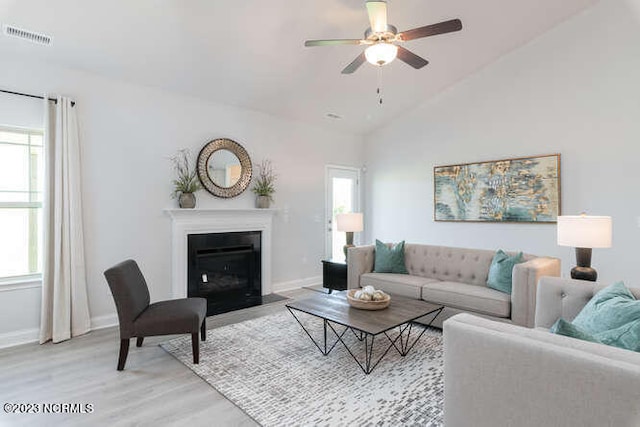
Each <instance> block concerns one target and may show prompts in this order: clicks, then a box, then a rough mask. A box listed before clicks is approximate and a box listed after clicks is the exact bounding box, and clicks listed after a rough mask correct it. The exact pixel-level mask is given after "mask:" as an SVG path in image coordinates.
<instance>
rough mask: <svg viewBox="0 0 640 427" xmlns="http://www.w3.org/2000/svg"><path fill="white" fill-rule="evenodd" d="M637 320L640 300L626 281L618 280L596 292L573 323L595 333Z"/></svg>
mask: <svg viewBox="0 0 640 427" xmlns="http://www.w3.org/2000/svg"><path fill="white" fill-rule="evenodd" d="M636 320H640V301H638V300H636V298H635V297H634V296H633V294H632V293H631V292H630V291H629V289H627V287H626V286H625V285H624V283H622V282H617V283H614V284H613V285H610V286H607V287H606V288H604V289H602V290H600V292H598V293H597V294H595V295H594V296H593V298H591V300H590V301H589V302H588V303H587V304H586V305H585V306H584V307H583V308H582V310H581V311H580V313H578V315H577V316H576V318H575V319H573V322H572V323H573V324H574V325H576V326H578V327H579V328H581V329H582V330H584V331H586V332H588V333H590V334H594V335H595V334H598V333H600V332H605V331H610V330H612V329H616V328H619V327H621V326H623V325H626V324H627V323H630V322H634V321H636Z"/></svg>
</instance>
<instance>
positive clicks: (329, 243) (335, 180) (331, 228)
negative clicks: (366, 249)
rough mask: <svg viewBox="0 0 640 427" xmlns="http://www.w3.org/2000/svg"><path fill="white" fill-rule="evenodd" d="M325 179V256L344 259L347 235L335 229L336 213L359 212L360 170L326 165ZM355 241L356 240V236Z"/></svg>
mask: <svg viewBox="0 0 640 427" xmlns="http://www.w3.org/2000/svg"><path fill="white" fill-rule="evenodd" d="M325 181H326V214H325V218H326V224H327V232H326V239H325V241H326V249H325V252H326V257H327V259H334V260H344V252H343V246H344V245H345V243H346V242H347V237H346V234H345V233H344V232H339V231H338V230H337V229H336V227H335V223H336V215H337V214H339V213H349V212H360V170H359V169H357V168H350V167H345V166H327V167H326V178H325ZM355 241H356V242H358V237H357V236H356V239H355ZM356 244H357V243H356Z"/></svg>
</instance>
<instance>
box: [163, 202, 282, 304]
mask: <svg viewBox="0 0 640 427" xmlns="http://www.w3.org/2000/svg"><path fill="white" fill-rule="evenodd" d="M165 213H166V214H167V215H169V216H170V217H171V267H172V268H171V271H172V272H171V282H172V283H171V291H172V292H171V293H172V297H173V298H186V297H187V294H188V240H189V235H190V234H209V233H234V232H246V231H250V232H259V233H260V281H261V290H260V294H261V295H263V296H264V295H269V294H271V293H272V292H273V290H272V284H271V235H272V219H273V215H274V214H275V213H276V210H275V209H202V208H196V209H165Z"/></svg>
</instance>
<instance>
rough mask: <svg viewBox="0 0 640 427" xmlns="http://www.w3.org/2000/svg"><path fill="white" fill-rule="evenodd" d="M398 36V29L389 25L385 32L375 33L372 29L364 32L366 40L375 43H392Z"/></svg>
mask: <svg viewBox="0 0 640 427" xmlns="http://www.w3.org/2000/svg"><path fill="white" fill-rule="evenodd" d="M396 34H398V29H397V28H396V27H394V26H393V25H387V30H386V31H385V32H382V33H380V32H378V33H374V32H373V30H372V29H371V28H367V30H366V31H365V32H364V38H365V40H370V41H373V42H377V41H386V42H391V41H394V40H395V39H396Z"/></svg>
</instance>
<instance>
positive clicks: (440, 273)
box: [404, 243, 495, 287]
mask: <svg viewBox="0 0 640 427" xmlns="http://www.w3.org/2000/svg"><path fill="white" fill-rule="evenodd" d="M494 254H495V252H494V251H490V250H484V249H463V248H450V247H446V246H430V245H421V244H415V243H414V244H411V243H407V244H405V254H404V257H405V258H404V259H405V264H406V266H407V270H408V271H409V274H412V275H416V276H423V277H429V278H432V279H438V280H445V281H456V282H463V283H469V284H472V285H478V286H482V287H485V286H486V285H487V275H488V274H489V265H491V260H492V259H493V255H494Z"/></svg>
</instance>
